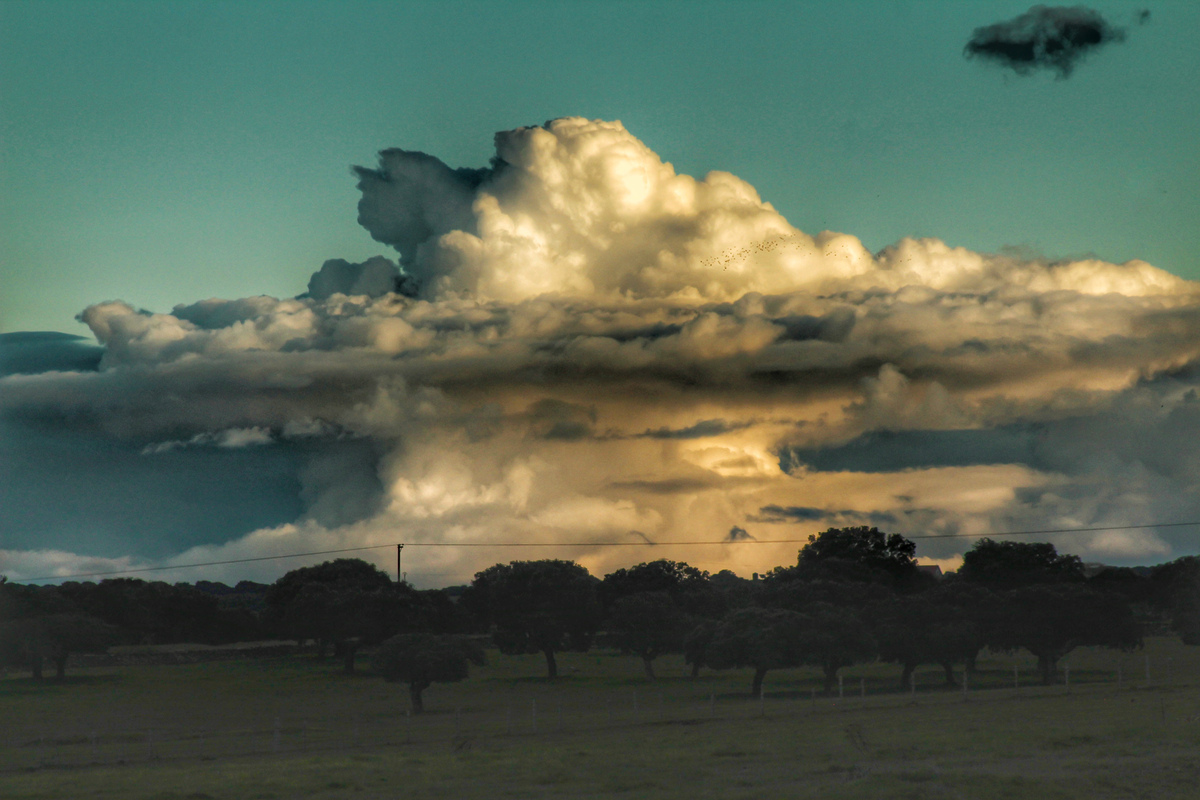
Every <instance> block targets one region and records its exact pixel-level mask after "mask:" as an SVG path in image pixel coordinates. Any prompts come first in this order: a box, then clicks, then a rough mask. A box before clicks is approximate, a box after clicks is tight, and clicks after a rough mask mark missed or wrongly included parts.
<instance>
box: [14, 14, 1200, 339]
mask: <svg viewBox="0 0 1200 800" xmlns="http://www.w3.org/2000/svg"><path fill="white" fill-rule="evenodd" d="M1028 5H1029V3H1028V2H972V3H962V2H928V3H916V2H913V3H906V2H878V3H866V2H863V3H854V4H851V3H845V2H837V3H834V2H828V3H815V2H814V3H804V4H797V3H784V2H763V3H753V2H739V3H697V2H691V1H689V2H686V3H670V2H649V3H642V2H639V3H616V2H562V3H516V2H506V3H500V2H490V3H457V4H455V3H445V2H438V3H390V2H389V3H372V2H337V3H332V2H330V3H311V2H309V3H301V2H288V3H253V4H247V3H223V2H204V3H192V2H172V3H115V2H103V3H76V2H3V3H0V332H12V331H21V330H58V331H66V332H74V333H82V332H85V329H84V328H83V326H82V325H79V324H78V323H76V322H75V321H74V315H75V314H77V313H78V312H79V311H80V310H82V309H83V308H84V307H85V306H87V305H88V304H91V303H94V302H98V301H103V300H108V299H115V298H120V299H124V300H126V301H128V302H130V303H133V304H135V305H140V306H144V307H147V308H150V309H153V310H160V311H166V310H169V309H170V308H171V307H172V306H173V305H174V304H176V303H183V302H191V301H194V300H197V299H202V298H206V297H212V296H216V297H243V296H247V295H254V294H271V295H276V296H289V295H294V294H297V293H299V292H301V291H303V290H304V288H305V284H306V281H307V279H308V276H309V275H310V274H311V273H312V272H313V271H314V270H315V269H317V268H318V267H319V266H320V265H321V262H322V261H324V260H325V259H327V258H346V259H350V260H362V259H364V258H366V257H368V256H371V255H374V254H377V253H385V252H387V250H386V248H385V247H384V246H383V245H380V244H378V243H376V242H373V241H372V240H371V239H370V237H369V236H368V235H367V233H366V232H365V231H363V229H362V228H360V227H359V226H358V225H357V223H356V221H355V216H356V212H355V204H356V202H357V199H358V192H357V191H356V190H355V188H354V180H353V178H352V177H351V176H350V173H349V169H348V168H349V167H350V165H352V164H366V165H371V164H373V163H374V161H375V153H376V151H378V150H380V149H382V148H385V147H403V148H406V149H417V150H424V151H426V152H429V153H432V154H434V155H436V156H438V157H439V158H442V159H443V160H445V161H446V162H447V163H449V164H450V165H451V166H456V167H457V166H483V165H485V164H486V163H487V160H488V158H489V156H490V155H491V152H492V150H491V137H492V134H493V133H494V132H495V131H497V130H503V129H509V128H513V127H517V126H520V125H531V124H538V123H541V122H543V121H545V120H547V119H550V118H554V117H559V116H565V115H582V116H587V117H594V118H604V119H620V120H621V121H623V122H624V123H625V125H626V127H627V128H628V129H629V130H630V131H631V132H632V133H633V134H634V135H636V136H638V137H639V138H641V139H642V140H643V141H645V142H646V143H647V144H648V145H649V146H650V147H651V148H652V149H654V150H655V151H656V152H658V153H659V154H660V155H661V156H662V157H663V158H664V159H665V160H668V161H671V162H672V163H673V164H674V165H675V167H676V169H677V170H679V171H681V172H687V173H691V174H695V175H702V174H703V173H704V172H706V171H708V170H711V169H722V170H727V171H730V172H733V173H734V174H736V175H739V176H740V177H742V178H744V179H746V180H748V181H749V182H750V183H751V184H753V185H754V186H755V187H757V188H758V190H759V192H760V193H761V194H762V196H763V197H764V199H766V200H769V201H770V202H772V203H773V204H774V205H775V206H776V207H777V208H779V209H780V211H781V212H782V213H783V214H784V215H785V216H786V217H787V218H788V219H789V220H790V221H791V222H792V223H793V224H795V225H796V226H797V227H799V228H800V229H802V230H805V231H808V232H816V231H819V230H822V229H826V228H829V229H834V230H841V231H845V232H848V233H852V234H854V235H857V236H859V237H860V238H861V239H862V240H863V241H864V243H865V244H866V245H867V247H868V248H870V249H872V250H875V249H879V248H881V247H883V246H885V245H887V244H889V243H891V242H893V241H895V240H896V239H898V238H900V237H902V236H909V235H915V236H936V237H939V238H942V239H944V240H945V241H947V242H949V243H950V244H953V245H962V246H966V247H969V248H971V249H974V250H980V251H989V252H991V251H996V250H998V249H1000V248H1002V247H1006V246H1016V247H1021V248H1026V249H1028V250H1029V251H1031V252H1035V253H1039V254H1043V255H1046V256H1049V257H1065V256H1079V255H1082V254H1086V253H1094V254H1096V255H1098V256H1100V257H1102V258H1104V259H1107V260H1112V261H1124V260H1126V259H1130V258H1142V259H1144V260H1147V261H1149V262H1151V263H1152V264H1155V265H1156V266H1160V267H1163V268H1165V269H1167V270H1170V271H1172V272H1175V273H1177V274H1179V275H1182V276H1185V277H1189V278H1200V257H1198V256H1197V252H1198V251H1200V147H1197V143H1198V142H1200V92H1197V91H1196V86H1198V85H1200V47H1198V46H1197V32H1198V31H1200V4H1196V3H1194V2H1186V3H1160V2H1156V3H1150V4H1148V5H1147V4H1137V5H1134V4H1119V3H1118V4H1114V3H1097V4H1093V5H1094V7H1095V8H1097V9H1098V10H1100V11H1101V12H1103V13H1104V14H1105V15H1106V16H1107V17H1108V18H1109V19H1110V20H1112V21H1113V22H1115V23H1118V24H1122V25H1126V26H1129V28H1130V31H1129V37H1128V39H1127V41H1126V42H1124V43H1122V44H1118V45H1113V46H1110V47H1108V48H1106V49H1103V50H1101V51H1099V52H1097V53H1095V54H1093V55H1092V56H1091V57H1090V58H1089V59H1088V60H1086V61H1085V62H1084V63H1082V64H1081V65H1080V66H1079V68H1078V69H1077V70H1076V71H1075V74H1074V75H1072V76H1071V77H1070V78H1069V79H1068V80H1056V79H1055V78H1054V77H1053V76H1051V75H1046V74H1039V75H1033V76H1028V77H1019V76H1017V75H1015V74H1011V73H1006V72H1004V71H1002V70H1000V69H999V68H996V67H993V66H988V65H985V64H981V63H978V62H976V61H968V60H965V59H964V58H963V57H962V48H963V45H964V43H965V42H966V40H967V38H968V37H969V36H970V34H971V32H972V30H973V29H974V28H976V27H978V26H981V25H986V24H990V23H993V22H997V21H1000V20H1003V19H1008V18H1011V17H1013V16H1015V15H1017V14H1019V13H1021V12H1022V11H1024V10H1025V9H1026V8H1028ZM1142 7H1148V8H1149V9H1150V10H1151V12H1152V17H1151V19H1150V22H1149V24H1147V25H1144V26H1135V25H1133V17H1134V12H1135V10H1136V9H1139V8H1142Z"/></svg>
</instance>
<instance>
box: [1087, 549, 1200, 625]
mask: <svg viewBox="0 0 1200 800" xmlns="http://www.w3.org/2000/svg"><path fill="white" fill-rule="evenodd" d="M1101 574H1103V573H1101ZM1097 577H1099V576H1097ZM1149 584H1150V587H1149V595H1150V602H1151V603H1152V604H1153V606H1154V607H1155V608H1156V609H1158V611H1159V612H1160V613H1161V614H1164V615H1165V616H1166V617H1167V619H1168V620H1169V621H1170V625H1171V629H1172V630H1173V631H1175V633H1176V634H1178V635H1179V638H1180V640H1182V641H1183V643H1184V644H1188V645H1200V557H1197V556H1184V557H1183V558H1177V559H1175V560H1174V561H1169V562H1167V563H1166V564H1159V565H1158V566H1156V567H1154V568H1153V569H1152V570H1151V571H1150V577H1149Z"/></svg>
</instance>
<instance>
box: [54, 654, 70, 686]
mask: <svg viewBox="0 0 1200 800" xmlns="http://www.w3.org/2000/svg"><path fill="white" fill-rule="evenodd" d="M66 678H67V653H63V654H62V655H59V656H55V657H54V680H56V681H64V680H66Z"/></svg>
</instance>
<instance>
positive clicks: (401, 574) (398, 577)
mask: <svg viewBox="0 0 1200 800" xmlns="http://www.w3.org/2000/svg"><path fill="white" fill-rule="evenodd" d="M402 550H404V545H402V544H398V545H396V583H404V571H403V569H401V567H402V566H403V562H402V561H401V560H400V557H401V556H402V555H403V553H402V552H401V551H402Z"/></svg>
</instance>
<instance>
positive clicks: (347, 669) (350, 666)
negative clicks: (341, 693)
mask: <svg viewBox="0 0 1200 800" xmlns="http://www.w3.org/2000/svg"><path fill="white" fill-rule="evenodd" d="M357 652H358V645H355V644H350V643H349V642H347V643H345V644H344V645H343V646H342V659H343V661H342V673H343V674H345V675H353V674H354V655H355V653H357Z"/></svg>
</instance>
